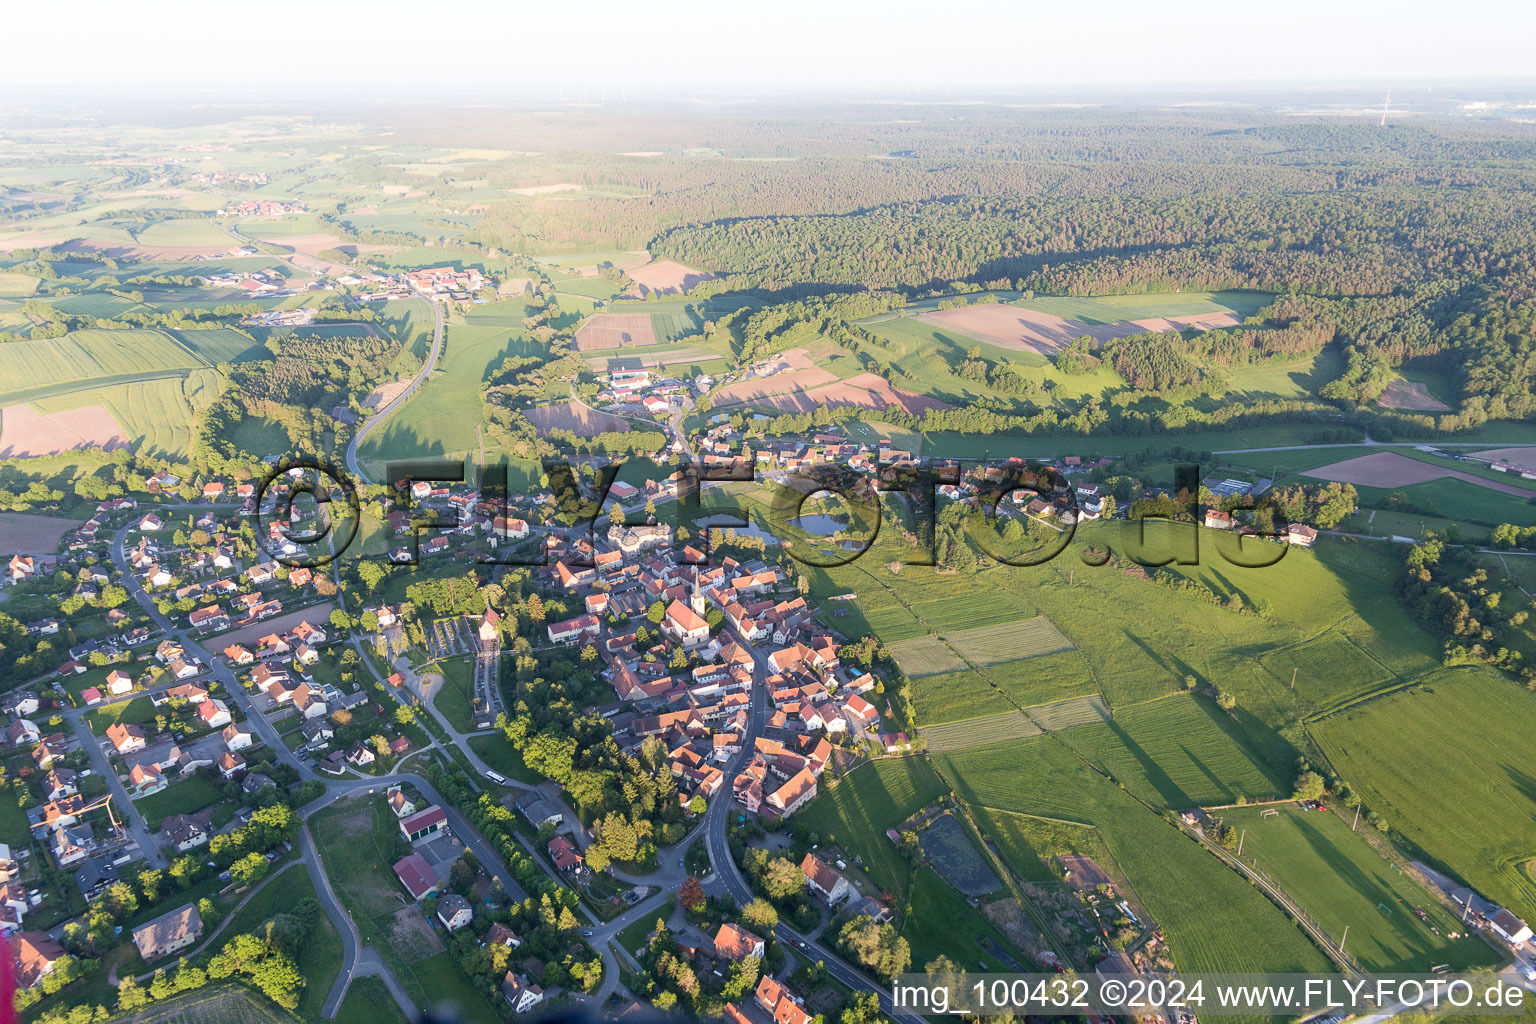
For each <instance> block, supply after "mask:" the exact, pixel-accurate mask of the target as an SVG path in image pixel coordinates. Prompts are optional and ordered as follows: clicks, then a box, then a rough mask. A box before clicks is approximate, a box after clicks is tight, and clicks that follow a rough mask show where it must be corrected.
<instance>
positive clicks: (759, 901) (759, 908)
mask: <svg viewBox="0 0 1536 1024" xmlns="http://www.w3.org/2000/svg"><path fill="white" fill-rule="evenodd" d="M741 920H742V921H743V922H744V923H745V924H746V926H747V927H748V928H751V929H752V930H753V931H756V932H760V933H764V934H771V933H772V932H773V930H774V929H775V928H776V927H778V924H779V912H778V911H777V910H775V909H774V907H773V904H772V903H769V902H768V901H767V900H765V899H763V898H762V897H761V896H759V897H757V898H756V899H754V900H753V901H752V902H751V903H748V904H747V905H746V906H745V907H742V908H741Z"/></svg>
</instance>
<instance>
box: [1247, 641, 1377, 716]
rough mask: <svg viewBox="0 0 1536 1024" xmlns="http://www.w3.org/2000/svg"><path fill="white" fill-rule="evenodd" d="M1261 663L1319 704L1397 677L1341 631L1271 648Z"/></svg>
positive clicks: (1361, 692) (1344, 698) (1374, 687)
mask: <svg viewBox="0 0 1536 1024" xmlns="http://www.w3.org/2000/svg"><path fill="white" fill-rule="evenodd" d="M1259 661H1260V663H1261V664H1263V666H1264V667H1265V668H1267V669H1269V671H1270V672H1272V673H1274V675H1275V677H1276V678H1277V679H1278V680H1279V681H1280V682H1281V683H1282V684H1284V685H1286V686H1290V685H1292V682H1291V680H1292V679H1293V678H1294V679H1295V688H1296V692H1297V693H1299V694H1301V695H1302V696H1303V697H1305V698H1306V699H1307V700H1309V701H1311V702H1312V703H1314V704H1317V705H1320V706H1327V705H1329V704H1335V703H1339V702H1341V701H1347V700H1351V699H1353V698H1355V697H1360V696H1363V695H1365V694H1367V693H1370V692H1371V691H1373V690H1377V689H1380V688H1381V687H1383V686H1386V685H1388V684H1390V683H1392V682H1394V681H1395V680H1396V679H1397V676H1396V675H1395V674H1394V673H1393V672H1392V670H1391V669H1389V668H1387V667H1386V666H1385V665H1383V664H1382V663H1381V662H1379V661H1377V660H1376V659H1375V658H1373V657H1371V656H1370V655H1369V654H1367V653H1365V651H1363V650H1361V649H1360V647H1359V646H1357V645H1356V644H1354V643H1353V642H1351V641H1350V640H1349V638H1348V637H1345V636H1343V635H1342V634H1339V633H1332V632H1330V633H1324V634H1323V635H1322V636H1319V637H1317V638H1316V639H1313V640H1308V641H1307V642H1306V643H1304V644H1297V645H1296V646H1295V647H1288V648H1286V649H1284V650H1280V651H1271V652H1270V653H1268V654H1266V655H1264V656H1263V657H1262V658H1260V659H1259Z"/></svg>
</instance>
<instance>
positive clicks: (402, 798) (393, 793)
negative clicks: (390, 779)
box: [384, 786, 416, 819]
mask: <svg viewBox="0 0 1536 1024" xmlns="http://www.w3.org/2000/svg"><path fill="white" fill-rule="evenodd" d="M384 799H385V801H386V802H387V803H388V804H389V809H390V810H392V811H394V812H395V817H396V818H397V819H399V818H408V817H410V816H411V815H413V814H415V813H416V804H415V803H414V802H413V801H412V800H411V798H410V797H408V796H406V795H405V791H404V790H402V789H401V788H400V787H399V786H390V787H389V789H388V790H386V792H385V797H384Z"/></svg>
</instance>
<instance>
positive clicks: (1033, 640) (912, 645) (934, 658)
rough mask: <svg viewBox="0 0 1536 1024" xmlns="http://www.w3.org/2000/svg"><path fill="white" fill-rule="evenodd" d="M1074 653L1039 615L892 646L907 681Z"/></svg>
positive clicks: (1053, 625)
mask: <svg viewBox="0 0 1536 1024" xmlns="http://www.w3.org/2000/svg"><path fill="white" fill-rule="evenodd" d="M1075 649H1076V648H1075V647H1074V645H1073V643H1072V641H1071V640H1069V639H1067V637H1066V636H1064V635H1063V634H1062V632H1061V631H1060V630H1058V629H1057V628H1056V625H1055V623H1053V622H1051V620H1050V619H1048V618H1046V617H1045V616H1044V615H1036V616H1034V617H1033V618H1029V619H1023V620H1018V621H1014V622H1000V623H996V624H994V625H990V626H978V627H976V628H974V629H965V630H961V631H959V632H956V633H941V634H934V635H931V636H925V637H915V638H913V639H911V640H902V641H898V642H897V643H894V644H892V645H891V654H892V655H893V656H895V658H896V661H897V663H898V664H900V665H901V668H902V671H903V672H905V673H906V674H907V676H908V677H910V678H913V679H917V678H921V677H922V676H928V675H943V674H944V673H946V672H955V671H959V670H960V669H963V668H964V667H965V666H966V665H967V664H970V665H974V666H977V667H986V666H989V665H1001V664H1004V663H1006V662H1010V661H1019V660H1022V659H1025V658H1035V657H1039V656H1041V655H1045V654H1057V653H1060V652H1061V651H1070V650H1075ZM946 650H947V651H948V652H949V653H948V654H947V655H946V653H945V652H946Z"/></svg>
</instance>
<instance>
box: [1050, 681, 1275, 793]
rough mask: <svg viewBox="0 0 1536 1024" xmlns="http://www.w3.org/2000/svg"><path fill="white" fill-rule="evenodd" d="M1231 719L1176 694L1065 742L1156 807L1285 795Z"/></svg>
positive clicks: (1074, 732)
mask: <svg viewBox="0 0 1536 1024" xmlns="http://www.w3.org/2000/svg"><path fill="white" fill-rule="evenodd" d="M1226 717H1227V716H1226V713H1225V712H1223V711H1221V710H1220V709H1218V708H1216V707H1215V705H1214V704H1212V703H1210V702H1208V701H1206V700H1205V699H1204V698H1198V697H1192V696H1186V695H1183V694H1176V695H1174V696H1172V697H1167V698H1164V699H1163V700H1159V701H1154V702H1152V703H1150V704H1139V705H1136V706H1135V707H1129V708H1121V709H1119V710H1118V711H1116V712H1115V717H1114V719H1113V720H1112V721H1109V722H1105V723H1103V724H1101V725H1085V726H1082V727H1080V728H1076V729H1071V730H1069V731H1065V732H1062V733H1061V738H1062V742H1064V743H1066V744H1067V746H1069V747H1071V748H1072V749H1073V750H1075V751H1076V752H1077V753H1078V754H1080V755H1082V756H1083V757H1085V758H1087V759H1088V760H1089V761H1091V762H1092V763H1094V764H1096V765H1097V766H1098V767H1100V768H1102V769H1103V770H1104V771H1106V772H1108V773H1109V775H1110V777H1111V778H1113V779H1114V780H1115V781H1116V782H1119V783H1121V784H1122V785H1124V786H1125V787H1126V788H1127V789H1129V790H1130V791H1131V792H1132V793H1133V794H1135V795H1136V796H1137V797H1140V798H1141V799H1142V800H1145V801H1147V802H1148V803H1151V804H1153V805H1155V806H1157V807H1159V808H1165V809H1169V810H1185V809H1188V808H1190V807H1197V806H1206V805H1211V804H1229V803H1232V802H1234V801H1235V800H1237V798H1238V797H1246V798H1248V799H1256V798H1262V797H1272V796H1279V795H1283V793H1284V792H1288V791H1289V780H1285V782H1282V781H1281V780H1279V779H1276V778H1273V777H1272V776H1271V774H1270V773H1268V772H1266V771H1265V770H1264V768H1263V767H1262V766H1261V765H1259V764H1258V763H1257V762H1255V761H1254V759H1253V757H1252V756H1251V755H1250V754H1249V753H1248V752H1247V751H1246V750H1245V749H1244V748H1243V746H1242V745H1241V743H1240V742H1239V741H1238V740H1237V739H1236V738H1234V737H1233V736H1231V735H1229V734H1228V733H1227V731H1226V729H1225V728H1224V723H1223V721H1222V720H1223V719H1226Z"/></svg>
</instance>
